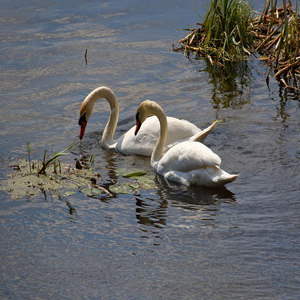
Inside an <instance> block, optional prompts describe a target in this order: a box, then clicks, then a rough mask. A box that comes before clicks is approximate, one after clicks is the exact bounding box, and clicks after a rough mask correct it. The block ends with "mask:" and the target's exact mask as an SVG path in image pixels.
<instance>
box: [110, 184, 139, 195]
mask: <svg viewBox="0 0 300 300" xmlns="http://www.w3.org/2000/svg"><path fill="white" fill-rule="evenodd" d="M138 187H139V184H138V183H137V182H134V181H132V182H122V183H117V184H116V185H113V186H110V187H109V189H110V191H111V192H113V193H116V194H132V193H134V192H135V191H136V190H137V189H138Z"/></svg>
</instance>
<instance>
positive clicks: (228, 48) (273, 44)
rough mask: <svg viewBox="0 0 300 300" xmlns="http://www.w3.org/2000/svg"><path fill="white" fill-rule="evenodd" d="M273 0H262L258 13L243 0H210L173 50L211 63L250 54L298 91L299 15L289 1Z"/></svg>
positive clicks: (217, 63) (237, 59)
mask: <svg viewBox="0 0 300 300" xmlns="http://www.w3.org/2000/svg"><path fill="white" fill-rule="evenodd" d="M276 4H277V1H276V0H274V1H273V0H266V3H265V7H264V10H263V12H262V13H259V12H256V11H254V10H253V9H252V8H251V7H250V6H249V4H248V3H247V2H245V1H239V0H212V1H211V3H210V7H209V8H208V9H206V11H207V12H206V14H205V18H204V20H203V22H201V23H196V26H195V28H189V29H185V30H187V31H189V33H188V35H187V36H185V37H184V38H183V39H181V40H180V41H178V44H180V46H179V47H177V48H175V47H173V51H177V52H184V53H185V54H186V55H188V56H189V55H190V54H194V56H195V58H205V59H206V60H207V61H208V62H209V63H210V64H211V65H216V66H218V67H220V68H221V69H222V68H225V67H226V64H228V63H232V62H237V61H245V60H248V59H249V57H251V56H254V58H255V59H258V60H261V61H263V62H264V63H265V64H266V65H267V67H268V68H269V71H268V73H267V76H266V82H267V84H268V83H269V76H270V73H271V72H273V74H274V77H275V78H276V80H278V81H279V82H281V83H282V84H283V85H284V86H285V87H286V88H291V89H294V90H297V91H299V90H300V85H299V79H300V70H299V66H300V49H299V48H300V45H299V29H300V17H299V13H298V7H296V8H295V7H293V6H292V3H291V1H290V0H289V1H288V3H286V0H283V5H282V6H281V7H279V8H277V7H276Z"/></svg>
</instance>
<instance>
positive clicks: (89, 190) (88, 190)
mask: <svg viewBox="0 0 300 300" xmlns="http://www.w3.org/2000/svg"><path fill="white" fill-rule="evenodd" d="M80 192H81V193H83V194H85V195H87V196H88V197H93V196H94V197H95V196H99V195H103V194H105V193H104V192H103V191H102V190H100V189H97V188H94V187H84V188H82V189H81V190H80Z"/></svg>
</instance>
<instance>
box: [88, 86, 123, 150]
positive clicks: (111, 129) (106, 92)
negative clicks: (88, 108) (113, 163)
mask: <svg viewBox="0 0 300 300" xmlns="http://www.w3.org/2000/svg"><path fill="white" fill-rule="evenodd" d="M90 95H91V97H90V101H91V103H92V106H93V105H94V103H95V102H96V101H97V100H99V99H101V98H105V99H106V100H107V102H108V103H109V105H110V115H109V119H108V121H107V124H106V126H105V128H104V131H103V134H102V144H103V146H106V147H110V146H111V145H112V144H113V143H114V141H113V136H114V133H115V130H116V127H117V123H118V118H119V105H118V101H117V98H116V96H115V94H114V93H113V91H112V90H111V89H109V88H107V87H100V88H98V89H96V90H94V91H93V92H92V93H91V94H90Z"/></svg>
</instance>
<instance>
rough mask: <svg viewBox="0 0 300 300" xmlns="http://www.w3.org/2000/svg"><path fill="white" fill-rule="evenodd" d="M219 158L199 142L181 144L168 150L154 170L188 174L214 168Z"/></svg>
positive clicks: (219, 162) (219, 161) (218, 162)
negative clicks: (201, 169)
mask: <svg viewBox="0 0 300 300" xmlns="http://www.w3.org/2000/svg"><path fill="white" fill-rule="evenodd" d="M220 164H221V158H220V157H219V156H218V155H217V154H215V153H214V152H213V151H212V150H211V149H209V148H208V147H207V146H205V145H203V144H202V143H199V142H190V141H186V142H182V143H178V144H176V145H175V146H174V147H172V148H171V149H169V150H168V151H167V152H166V153H165V154H164V156H163V157H162V158H161V159H160V161H159V162H158V164H157V165H156V168H157V169H158V170H159V169H162V170H176V171H181V172H189V171H191V170H194V169H199V168H207V167H215V166H219V165H220Z"/></svg>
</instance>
